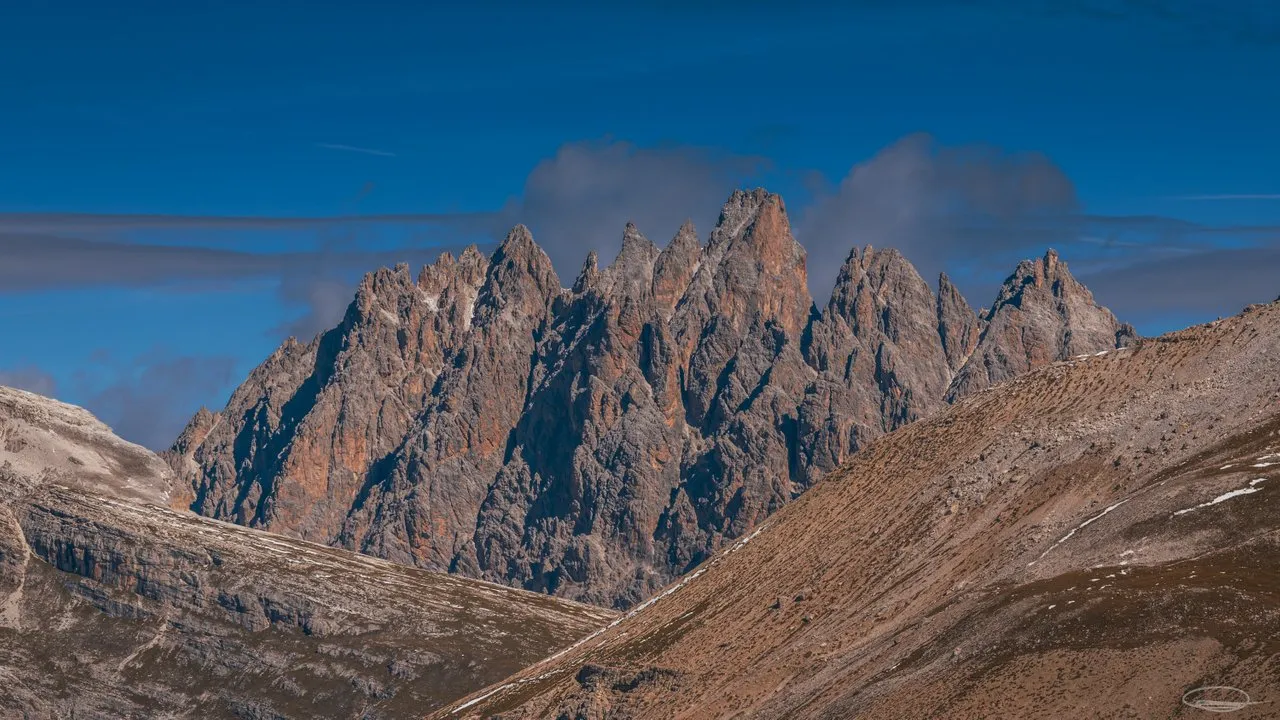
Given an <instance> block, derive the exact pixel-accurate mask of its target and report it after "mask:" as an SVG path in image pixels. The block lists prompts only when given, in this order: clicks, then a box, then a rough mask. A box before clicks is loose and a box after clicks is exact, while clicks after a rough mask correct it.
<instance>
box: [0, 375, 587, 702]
mask: <svg viewBox="0 0 1280 720" xmlns="http://www.w3.org/2000/svg"><path fill="white" fill-rule="evenodd" d="M201 420H202V421H204V422H206V423H207V422H208V420H209V418H207V417H204V418H201ZM0 437H3V439H4V443H3V445H0V677H3V678H5V682H6V686H7V690H6V691H5V692H3V693H0V715H4V716H6V717H8V716H10V715H12V716H15V717H24V716H25V717H95V718H96V717H102V718H106V717H156V716H163V717H201V718H204V717H271V718H312V717H356V716H360V717H402V716H407V715H413V714H421V713H422V712H424V711H427V710H429V709H430V708H433V707H437V706H439V705H440V704H442V703H443V702H446V701H447V700H449V699H452V698H455V697H458V696H460V695H462V694H465V693H466V692H469V691H470V690H472V689H475V688H477V687H479V686H481V685H484V684H485V683H487V682H491V681H493V680H495V679H497V678H498V677H502V676H503V675H505V674H507V673H509V672H511V671H514V670H515V669H517V668H519V667H520V666H522V665H523V664H525V663H527V662H530V661H532V660H534V659H537V658H539V657H542V656H545V655H546V654H547V653H549V652H551V651H553V650H555V649H556V648H558V647H561V646H564V645H567V644H569V643H570V642H572V641H574V640H575V639H577V638H579V637H581V636H582V635H585V634H587V633H588V632H590V631H592V630H593V629H596V628H598V627H600V626H601V625H603V624H604V623H606V622H608V621H609V620H610V619H611V617H612V613H610V612H609V611H607V610H603V609H601V608H593V607H588V606H582V605H576V604H573V603H567V602H564V601H562V600H558V599H555V598H550V597H547V596H545V595H537V594H533V593H526V592H522V591H519V590H514V589H511V588H505V587H501V586H495V585H490V584H487V583H480V582H476V581H473V580H464V579H462V578H457V577H451V576H447V575H443V574H435V573H428V572H424V571H421V570H418V569H415V568H411V567H406V566H403V565H398V564H394V563H390V562H386V561H382V560H376V559H373V558H369V557H366V556H362V555H358V554H355V553H351V552H348V551H344V550H340V549H335V548H330V547H327V546H324V545H316V544H312V543H309V542H305V541H302V540H298V539H294V538H287V537H280V536H274V535H270V534H268V533H264V532H261V531H257V530H252V529H248V528H244V527H241V526H238V525H233V524H229V523H224V522H220V521H216V520H211V519H208V518H204V517H201V516H198V515H195V514H192V513H190V512H185V511H183V512H178V511H173V510H170V509H168V508H166V507H164V506H163V504H162V503H163V502H164V501H165V497H166V493H167V491H168V483H169V482H170V481H171V479H172V474H171V472H170V471H169V468H168V467H167V466H166V465H165V464H164V463H163V462H162V461H160V460H159V458H157V457H155V456H154V455H151V454H150V453H148V452H147V451H145V450H144V449H142V448H140V447H137V446H133V445H130V444H128V443H125V442H123V441H121V440H119V439H117V438H115V437H114V436H113V435H111V434H110V433H109V432H108V431H107V430H106V428H105V427H104V426H102V425H101V423H98V422H97V421H96V420H94V419H93V418H92V417H91V416H90V415H89V414H88V413H86V412H84V411H83V410H80V409H79V408H73V407H71V406H67V405H63V404H61V403H57V402H55V401H51V400H48V399H46V398H40V397H38V396H35V395H31V394H29V393H20V392H18V391H11V390H9V389H7V388H0Z"/></svg>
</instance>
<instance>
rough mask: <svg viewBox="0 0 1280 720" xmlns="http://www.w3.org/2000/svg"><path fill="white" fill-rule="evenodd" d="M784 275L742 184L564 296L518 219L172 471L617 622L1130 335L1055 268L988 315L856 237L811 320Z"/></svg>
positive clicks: (301, 360)
mask: <svg viewBox="0 0 1280 720" xmlns="http://www.w3.org/2000/svg"><path fill="white" fill-rule="evenodd" d="M805 261H806V257H805V251H804V248H803V246H802V245H800V243H799V242H797V241H796V239H795V238H794V237H793V236H792V234H791V230H790V224H789V220H788V218H787V213H786V207H785V204H784V203H783V201H782V199H781V198H780V197H779V196H777V195H774V194H771V193H768V192H767V191H765V190H763V189H756V190H754V191H741V190H740V191H735V192H734V193H733V194H732V195H731V196H730V197H729V199H728V201H727V202H726V203H725V205H724V208H723V209H722V212H721V215H720V219H719V221H718V222H717V224H716V227H715V228H714V229H713V230H712V232H711V233H710V235H709V239H708V242H707V244H706V245H705V246H704V245H702V243H701V242H700V241H699V240H698V236H697V232H696V230H695V229H694V228H693V226H692V225H691V224H689V223H686V224H685V225H683V226H682V227H681V228H680V230H679V231H678V232H677V233H676V235H675V237H674V238H673V240H672V241H671V242H670V243H668V245H667V246H666V247H664V248H662V249H659V248H657V246H656V245H654V244H653V243H652V242H651V241H649V240H648V239H647V238H645V237H644V235H643V234H642V233H641V232H640V230H639V229H638V228H636V227H635V226H634V225H631V224H628V225H627V227H626V228H624V231H623V244H622V250H621V252H619V254H618V256H617V257H616V258H615V259H614V261H613V262H612V263H610V265H609V266H608V267H606V268H604V269H603V270H602V269H599V268H598V267H597V265H598V262H597V260H596V257H595V255H594V253H592V254H590V255H589V256H588V259H587V261H586V262H585V263H584V265H583V269H582V270H581V272H580V273H579V275H578V277H577V278H576V279H575V281H574V282H573V284H572V287H571V288H568V289H566V288H563V287H562V286H561V283H560V280H559V278H558V277H557V276H556V274H555V271H554V269H553V268H552V267H551V263H550V260H549V259H548V258H547V257H546V254H545V253H543V252H542V251H541V249H540V248H538V246H537V244H536V243H535V242H534V240H533V238H532V235H531V234H530V233H529V231H528V229H527V228H525V227H524V226H517V227H516V228H514V229H513V230H512V231H511V232H510V233H508V235H507V237H506V239H505V240H504V241H503V243H502V244H501V245H500V246H499V247H498V249H497V250H496V251H495V252H494V254H493V255H492V257H490V258H485V257H484V256H483V255H482V254H481V253H479V252H478V251H476V250H474V249H469V250H467V251H466V252H464V253H462V254H461V256H460V257H459V258H458V259H457V260H455V259H454V258H453V257H452V256H442V257H441V259H440V260H438V261H437V262H436V263H435V264H433V265H430V266H427V267H426V268H424V269H423V270H422V272H421V273H420V274H419V277H418V280H417V281H415V280H413V277H412V275H411V273H410V271H409V268H408V267H407V266H398V267H397V268H395V269H385V268H384V269H381V270H378V271H375V272H373V273H370V274H369V275H367V276H366V277H365V279H364V281H363V282H362V283H361V285H360V288H359V289H358V290H357V293H356V298H355V300H354V301H353V303H352V305H351V307H350V308H349V309H348V312H347V315H346V317H344V319H343V322H342V323H341V324H339V325H338V326H337V327H336V328H334V329H332V330H330V331H327V332H325V333H322V334H321V335H320V336H318V337H317V338H316V339H315V340H313V341H312V342H311V343H308V344H306V345H302V344H300V343H297V342H296V341H293V340H290V341H287V342H286V343H285V344H284V345H282V346H281V348H280V349H278V350H277V351H276V352H275V353H273V354H272V356H270V357H269V358H268V359H267V360H266V361H265V362H264V363H263V365H261V366H259V368H256V369H255V370H254V371H253V372H252V373H251V374H250V376H249V378H248V379H247V380H246V382H245V383H244V384H243V385H241V387H240V388H238V389H237V390H236V392H235V393H234V394H233V396H232V398H231V399H230V401H229V402H228V405H227V407H226V408H225V409H224V410H223V411H220V412H218V413H209V412H202V413H199V414H197V416H196V417H194V418H193V419H192V421H191V423H189V424H188V426H187V428H186V429H185V430H184V431H183V434H182V435H181V436H180V437H179V438H178V440H177V441H176V442H175V444H174V446H173V448H172V449H171V450H170V451H169V452H168V453H166V454H165V457H166V459H167V460H168V461H169V462H170V464H171V465H172V466H173V468H174V469H175V471H176V472H177V473H178V475H179V477H180V480H181V482H180V483H179V484H180V486H181V487H180V489H179V491H178V494H179V495H180V497H181V499H182V500H187V499H189V500H190V507H191V508H192V509H193V510H195V511H197V512H199V513H201V514H205V515H209V516H211V517H217V518H222V519H227V520H231V521H234V522H239V523H243V524H248V525H251V526H254V527H263V528H266V529H270V530H273V531H277V532H284V533H288V534H293V535H296V536H298V537H302V538H304V539H309V540H314V541H318V542H322V543H326V544H334V545H337V546H340V547H346V548H349V549H355V550H359V551H362V552H366V553H370V554H373V555H377V556H379V557H384V558H388V559H391V560H394V561H396V562H402V563H406V564H412V565H417V566H420V567H425V568H428V569H436V570H449V571H452V572H459V573H462V574H465V575H470V576H474V577H481V578H485V579H489V580H494V581H497V582H502V583H506V584H512V585H516V586H519V587H524V588H526V589H532V590H537V591H541V592H549V593H552V594H557V595H561V596H564V597H569V598H573V599H578V600H583V601H587V602H594V603H599V604H606V605H612V606H615V607H627V606H630V605H633V604H635V603H637V602H639V601H641V600H643V599H644V598H645V597H648V595H649V594H651V593H652V592H654V591H655V590H656V589H658V588H660V587H662V586H664V585H665V584H667V582H669V581H670V580H671V579H673V578H675V577H677V576H678V575H680V574H681V573H683V572H686V571H687V570H689V569H690V568H692V567H694V566H696V565H697V564H698V563H699V562H701V561H702V560H703V559H705V558H706V557H708V556H710V555H711V554H713V553H714V552H715V551H716V549H718V548H719V547H720V546H721V545H723V544H724V543H725V542H727V541H729V540H732V539H733V538H735V537H740V536H742V535H743V534H745V533H748V532H750V531H751V529H752V528H753V527H754V526H755V525H756V524H758V523H759V522H760V521H762V520H763V519H764V518H766V517H767V516H768V515H770V514H771V513H772V512H774V511H775V510H777V509H778V508H779V507H781V506H782V505H784V504H785V503H787V502H789V501H790V500H791V499H792V498H794V497H796V496H797V495H799V494H800V493H801V492H803V491H804V490H805V488H807V487H808V486H810V485H811V484H813V483H814V482H815V481H816V480H817V479H819V478H820V477H821V476H822V475H823V474H825V473H826V472H829V471H831V470H833V469H834V468H835V467H837V466H838V465H839V464H840V463H841V462H842V461H843V459H844V458H846V457H848V456H849V455H850V454H852V453H853V452H855V451H856V450H857V449H858V448H859V447H861V446H862V445H864V444H865V443H866V442H867V441H868V440H870V439H872V438H875V437H878V436H880V435H882V434H884V433H885V432H889V431H891V430H893V429H895V428H898V427H901V426H903V425H905V424H907V423H910V422H912V421H914V420H917V419H919V418H921V417H926V416H928V415H931V414H933V413H935V412H937V411H938V410H940V409H941V408H943V407H945V406H946V405H947V404H948V403H950V402H953V401H954V400H955V399H957V398H959V397H962V396H964V395H965V394H968V393H971V392H974V391H976V390H979V389H981V388H983V387H986V386H988V385H990V384H992V383H994V382H1000V381H1002V380H1004V379H1007V378H1008V377H1012V376H1014V375H1017V374H1019V373H1021V372H1025V371H1026V370H1028V369H1030V368H1033V367H1038V366H1041V365H1044V364H1046V363H1048V362H1052V361H1054V360H1060V359H1064V358H1065V357H1067V356H1068V354H1069V353H1070V354H1074V353H1075V352H1076V351H1077V350H1082V349H1084V350H1088V351H1098V350H1102V349H1107V348H1115V347H1122V346H1124V345H1125V344H1128V343H1130V342H1132V341H1133V339H1134V338H1135V337H1136V333H1134V332H1133V330H1132V328H1131V327H1129V326H1125V325H1121V324H1120V323H1118V322H1117V321H1116V319H1115V318H1114V316H1113V315H1111V313H1110V312H1109V311H1107V310H1106V309H1105V308H1102V307H1100V306H1098V305H1097V304H1096V302H1095V301H1094V300H1093V298H1092V296H1091V295H1089V294H1088V291H1087V290H1086V289H1084V288H1083V286H1081V285H1079V283H1078V282H1076V281H1075V280H1074V278H1072V277H1071V275H1070V273H1069V272H1068V271H1067V268H1066V263H1065V262H1063V261H1060V260H1059V259H1058V258H1057V255H1056V253H1053V252H1052V251H1050V252H1049V253H1046V255H1045V256H1044V257H1043V258H1040V259H1037V260H1033V261H1027V262H1024V263H1023V264H1021V265H1020V266H1019V270H1018V271H1016V272H1015V273H1014V275H1012V276H1011V277H1010V279H1009V280H1008V281H1006V283H1005V286H1004V287H1003V288H1002V291H1001V294H1000V295H999V296H998V297H997V299H996V302H995V303H994V304H993V305H992V307H991V309H990V310H987V311H986V312H985V313H984V315H983V316H979V315H978V314H977V313H975V312H973V310H972V309H971V307H970V306H969V304H968V303H967V301H965V299H964V298H963V297H962V296H961V295H960V293H959V291H958V290H957V289H955V287H954V286H953V285H952V284H951V283H950V280H949V279H947V278H946V277H945V275H944V276H942V277H940V278H939V284H938V291H937V292H936V293H935V292H934V290H933V289H932V288H931V287H930V286H929V285H928V284H927V283H926V282H925V281H924V280H923V279H922V278H921V277H920V276H919V274H918V273H917V272H916V271H915V268H914V267H912V266H911V264H910V263H909V262H908V261H907V260H906V259H905V258H904V257H902V256H901V254H900V253H898V252H897V251H895V250H875V249H872V248H870V247H867V248H864V249H858V248H855V249H854V250H853V251H852V252H851V253H850V255H849V257H848V259H847V260H846V262H845V264H844V267H843V268H842V270H841V272H840V277H839V279H838V281H837V284H836V286H835V288H834V289H833V292H832V295H831V298H830V299H829V301H828V302H827V304H826V305H825V306H823V307H821V308H819V307H818V306H817V305H816V304H815V303H814V301H813V299H812V297H811V296H810V295H809V291H808V287H807V282H806V270H805ZM1024 331H1025V332H1024Z"/></svg>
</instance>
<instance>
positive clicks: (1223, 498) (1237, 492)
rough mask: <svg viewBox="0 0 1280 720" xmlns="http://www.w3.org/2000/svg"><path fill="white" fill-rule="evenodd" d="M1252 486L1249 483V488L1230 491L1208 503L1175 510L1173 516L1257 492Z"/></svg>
mask: <svg viewBox="0 0 1280 720" xmlns="http://www.w3.org/2000/svg"><path fill="white" fill-rule="evenodd" d="M1252 485H1253V484H1252V483H1250V487H1247V488H1240V489H1239V490H1232V491H1231V492H1227V493H1223V494H1221V495H1219V496H1218V497H1216V498H1214V499H1212V500H1210V501H1209V502H1202V503H1200V504H1199V505H1195V506H1193V507H1189V508H1184V509H1182V510H1177V511H1175V512H1174V513H1173V514H1174V515H1185V514H1187V513H1189V512H1191V511H1193V510H1199V509H1200V508H1204V507H1209V506H1210V505H1217V504H1218V503H1220V502H1226V501H1227V500H1230V499H1231V498H1233V497H1240V496H1241V495H1252V494H1253V493H1256V492H1258V488H1256V487H1253V486H1252Z"/></svg>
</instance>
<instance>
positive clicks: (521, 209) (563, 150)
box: [503, 140, 764, 285]
mask: <svg viewBox="0 0 1280 720" xmlns="http://www.w3.org/2000/svg"><path fill="white" fill-rule="evenodd" d="M763 165H764V161H763V160H762V159H760V158H752V157H743V156H737V155H727V154H723V153H716V152H713V151H711V150H704V149H698V148H689V147H675V146H671V147H657V148H640V147H636V146H635V145H632V144H631V143H627V142H622V141H611V140H601V141H590V142H577V143H569V144H566V145H563V146H561V147H560V149H559V150H558V151H557V152H556V154H555V156H554V157H551V158H548V159H546V160H544V161H542V162H541V163H539V164H538V166H537V167H535V168H534V169H533V171H532V172H531V173H530V174H529V177H528V178H527V179H526V180H525V185H524V192H523V195H522V197H520V198H519V199H517V200H513V201H512V202H511V203H509V204H508V206H507V209H506V210H505V211H504V213H503V216H504V217H505V218H508V219H510V220H511V221H516V222H523V223H525V224H526V225H528V226H529V228H530V229H531V230H532V231H533V235H534V238H535V239H536V240H537V242H538V244H539V245H541V246H542V248H543V249H544V250H546V251H547V255H548V256H550V257H551V260H552V262H553V263H554V264H555V267H556V272H557V273H559V274H560V276H561V282H562V283H564V284H565V285H568V284H570V283H572V282H573V278H574V277H575V276H576V275H577V273H578V271H579V270H580V269H581V267H582V261H583V260H584V259H585V258H586V255H587V252H588V251H590V250H596V251H597V252H598V253H599V254H600V260H601V262H602V263H607V262H609V261H611V260H612V258H613V257H614V255H616V254H617V251H618V249H619V247H620V245H621V241H622V229H623V227H624V226H625V225H626V223H627V222H628V221H631V222H634V223H635V224H636V225H637V226H638V227H639V228H640V231H641V232H643V233H644V234H645V235H646V236H647V237H649V239H651V240H653V241H654V242H655V243H657V244H658V245H659V246H661V245H664V244H665V243H666V242H667V241H668V240H670V239H671V237H672V236H674V235H675V232H676V230H678V229H679V227H680V224H681V223H683V222H684V221H685V220H687V219H692V220H693V221H694V222H695V223H696V224H697V225H698V231H699V232H700V233H701V234H702V235H703V236H704V237H705V236H706V235H707V234H708V233H709V232H710V230H711V226H712V225H713V224H714V223H715V220H716V218H717V217H718V216H719V213H720V207H721V205H722V204H723V203H724V200H725V198H726V197H728V196H729V194H730V193H731V192H732V191H733V189H734V188H735V187H737V186H738V185H739V184H741V182H742V180H743V179H744V178H746V177H748V176H750V175H751V174H753V173H754V172H756V171H757V170H759V169H760V168H761V167H762V166H763Z"/></svg>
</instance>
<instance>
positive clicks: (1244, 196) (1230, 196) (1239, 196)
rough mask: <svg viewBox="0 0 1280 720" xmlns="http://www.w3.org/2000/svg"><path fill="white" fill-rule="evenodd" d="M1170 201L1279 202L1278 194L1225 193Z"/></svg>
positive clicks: (1180, 196)
mask: <svg viewBox="0 0 1280 720" xmlns="http://www.w3.org/2000/svg"><path fill="white" fill-rule="evenodd" d="M1170 199H1171V200H1280V193H1227V194H1223V195H1175V196H1173V197H1172V198H1170Z"/></svg>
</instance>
